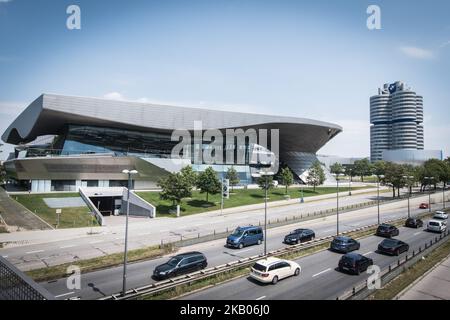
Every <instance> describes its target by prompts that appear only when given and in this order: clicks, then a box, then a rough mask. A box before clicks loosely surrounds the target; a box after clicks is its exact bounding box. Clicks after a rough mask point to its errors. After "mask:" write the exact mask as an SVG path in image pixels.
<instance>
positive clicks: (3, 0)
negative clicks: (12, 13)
mask: <svg viewBox="0 0 450 320" xmlns="http://www.w3.org/2000/svg"><path fill="white" fill-rule="evenodd" d="M11 1H12V0H0V3H2V2H3V3H6V2H11Z"/></svg>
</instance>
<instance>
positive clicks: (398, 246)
mask: <svg viewBox="0 0 450 320" xmlns="http://www.w3.org/2000/svg"><path fill="white" fill-rule="evenodd" d="M408 250H409V245H408V244H407V243H405V242H403V241H400V240H398V239H384V240H383V241H381V242H380V244H379V245H378V252H379V253H385V254H389V255H396V256H398V255H399V254H400V253H403V252H407V251H408Z"/></svg>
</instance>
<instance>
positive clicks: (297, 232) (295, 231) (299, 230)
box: [290, 229, 303, 234]
mask: <svg viewBox="0 0 450 320" xmlns="http://www.w3.org/2000/svg"><path fill="white" fill-rule="evenodd" d="M302 232H303V229H298V230H294V231H292V232H291V233H290V234H299V233H302Z"/></svg>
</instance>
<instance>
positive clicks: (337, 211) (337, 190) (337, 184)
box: [333, 173, 342, 236]
mask: <svg viewBox="0 0 450 320" xmlns="http://www.w3.org/2000/svg"><path fill="white" fill-rule="evenodd" d="M341 175H342V173H334V174H333V176H335V177H336V236H338V235H339V176H341Z"/></svg>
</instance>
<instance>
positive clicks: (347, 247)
mask: <svg viewBox="0 0 450 320" xmlns="http://www.w3.org/2000/svg"><path fill="white" fill-rule="evenodd" d="M360 247H361V244H360V243H359V242H358V241H356V240H354V239H352V238H350V237H344V236H339V237H335V238H334V239H333V241H331V243H330V249H331V250H333V251H337V252H344V253H347V252H350V251H354V250H359V248H360Z"/></svg>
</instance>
